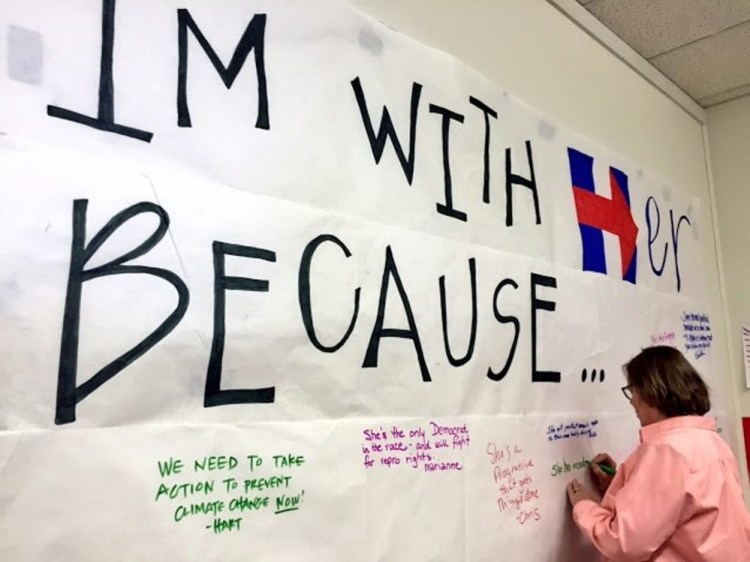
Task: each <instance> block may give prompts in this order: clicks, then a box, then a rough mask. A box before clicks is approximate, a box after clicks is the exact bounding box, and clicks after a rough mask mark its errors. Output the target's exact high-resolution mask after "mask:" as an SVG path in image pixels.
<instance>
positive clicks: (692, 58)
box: [651, 3, 750, 100]
mask: <svg viewBox="0 0 750 562" xmlns="http://www.w3.org/2000/svg"><path fill="white" fill-rule="evenodd" d="M749 4H750V3H749ZM748 53H750V22H747V23H744V24H742V25H739V26H736V27H733V28H731V29H729V30H727V31H725V32H724V33H720V34H718V35H713V36H711V37H708V38H706V39H703V40H701V41H697V42H695V43H691V44H690V45H686V46H684V47H681V48H679V49H676V50H674V51H670V52H668V53H665V54H663V55H659V56H657V57H654V58H653V59H652V60H651V63H652V64H653V65H654V66H655V67H656V68H658V69H659V70H660V71H661V72H663V73H664V74H666V75H667V76H668V77H669V78H670V79H671V80H672V81H673V82H674V83H675V84H677V85H678V86H680V87H681V88H682V89H683V90H685V92H686V93H687V94H688V95H689V96H690V97H692V98H693V99H695V100H698V99H701V98H706V97H709V96H713V95H715V94H718V93H719V92H723V91H725V90H729V89H733V88H738V87H740V86H743V85H745V84H750V55H749V54H748Z"/></svg>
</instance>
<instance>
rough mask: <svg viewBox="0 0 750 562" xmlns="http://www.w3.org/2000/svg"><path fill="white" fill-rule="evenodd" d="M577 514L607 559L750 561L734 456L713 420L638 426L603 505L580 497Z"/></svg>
mask: <svg viewBox="0 0 750 562" xmlns="http://www.w3.org/2000/svg"><path fill="white" fill-rule="evenodd" d="M573 517H574V519H575V522H576V524H577V525H578V526H579V527H580V528H581V530H582V531H583V532H584V533H585V534H586V535H587V536H588V537H589V538H590V539H591V541H592V542H593V543H594V545H595V546H596V548H597V549H598V550H599V552H601V553H602V554H603V555H604V556H603V558H602V559H603V560H612V561H617V562H619V561H633V562H636V561H643V560H654V561H658V562H750V515H748V513H747V512H746V511H745V506H744V504H743V501H742V487H741V484H740V475H739V470H738V468H737V461H736V460H735V458H734V455H733V454H732V450H731V449H730V448H729V447H728V446H727V444H726V443H724V441H723V440H722V439H721V438H720V437H719V436H718V435H717V433H716V422H714V420H713V419H711V418H706V417H703V416H683V417H676V418H669V419H666V420H664V421H660V422H657V423H654V424H651V425H647V426H645V427H643V428H641V445H640V446H639V447H638V448H637V449H636V450H635V451H634V452H633V454H632V455H630V456H629V457H628V459H627V460H626V461H625V462H624V463H623V464H622V465H621V466H620V467H618V469H617V475H616V476H615V478H614V480H612V483H611V484H610V486H609V489H608V490H607V493H606V494H605V495H604V498H603V499H602V503H601V505H599V504H597V503H596V502H593V501H590V500H584V501H580V502H578V503H577V504H576V506H575V508H574V509H573Z"/></svg>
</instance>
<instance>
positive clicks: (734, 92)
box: [696, 84, 750, 108]
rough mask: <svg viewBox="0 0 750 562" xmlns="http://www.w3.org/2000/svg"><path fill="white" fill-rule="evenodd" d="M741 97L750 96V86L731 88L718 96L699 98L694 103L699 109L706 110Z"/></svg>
mask: <svg viewBox="0 0 750 562" xmlns="http://www.w3.org/2000/svg"><path fill="white" fill-rule="evenodd" d="M743 96H750V84H745V85H743V86H740V87H738V88H732V89H731V90H725V91H723V92H719V93H718V94H713V95H711V96H706V97H705V98H700V99H699V100H696V101H697V102H698V104H699V105H700V106H701V107H705V108H708V107H711V106H712V105H719V104H720V103H724V102H725V101H729V100H733V99H737V98H741V97H743Z"/></svg>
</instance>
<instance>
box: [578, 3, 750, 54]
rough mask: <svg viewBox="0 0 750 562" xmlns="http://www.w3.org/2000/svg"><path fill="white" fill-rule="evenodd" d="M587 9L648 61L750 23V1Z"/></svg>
mask: <svg viewBox="0 0 750 562" xmlns="http://www.w3.org/2000/svg"><path fill="white" fill-rule="evenodd" d="M579 1H580V0H579ZM586 9H587V10H588V11H589V12H591V13H592V14H593V15H594V16H595V17H596V18H597V19H598V20H599V21H601V22H602V23H603V24H604V25H605V26H607V27H608V28H609V29H610V30H612V31H613V32H614V33H615V34H616V35H617V36H618V37H620V39H622V40H623V41H625V42H626V43H627V44H628V45H630V46H631V47H632V48H633V49H635V50H636V51H638V53H640V54H641V56H643V57H644V58H647V59H650V58H651V57H653V56H655V55H658V54H660V53H665V52H667V51H670V50H672V49H675V48H677V47H679V46H681V45H685V44H686V43H690V42H692V41H696V40H698V39H701V38H704V37H708V36H710V35H713V34H715V33H718V32H720V31H722V30H725V29H728V28H730V27H732V26H733V25H737V24H739V23H742V22H745V21H748V20H750V1H749V0H592V1H591V2H588V3H587V4H586Z"/></svg>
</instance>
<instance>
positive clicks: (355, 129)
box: [0, 0, 725, 562]
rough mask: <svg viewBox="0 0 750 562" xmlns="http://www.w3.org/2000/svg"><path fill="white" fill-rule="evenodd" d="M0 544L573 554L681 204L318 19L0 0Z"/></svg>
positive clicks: (106, 553) (667, 192) (379, 554)
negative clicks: (583, 487)
mask: <svg viewBox="0 0 750 562" xmlns="http://www.w3.org/2000/svg"><path fill="white" fill-rule="evenodd" d="M0 22H1V23H2V27H1V31H0V33H3V34H4V35H5V37H4V40H3V41H2V42H1V44H2V45H3V47H0V49H5V52H4V53H2V54H3V58H4V59H5V60H7V63H8V64H7V73H6V74H4V75H2V77H0V99H2V100H3V102H2V104H0V131H2V133H3V134H2V135H0V172H2V182H1V183H0V186H1V187H0V189H1V190H2V195H3V198H2V201H3V220H2V221H0V236H1V238H2V245H0V258H1V259H2V263H3V268H2V271H1V272H0V320H1V321H0V341H2V342H3V344H2V345H3V362H2V366H0V389H1V393H0V429H1V432H0V468H1V470H0V474H2V478H0V513H2V518H0V559H2V560H14V561H16V560H42V559H53V560H65V561H76V562H79V561H84V560H92V561H93V560H95V561H101V560H245V559H248V558H249V559H253V560H285V561H287V560H289V561H291V560H326V561H331V562H332V561H346V562H350V561H352V560H373V561H374V560H407V559H412V560H447V561H455V560H490V559H503V560H524V561H526V560H571V561H574V560H575V561H577V560H583V559H587V557H590V556H592V554H593V553H592V549H591V546H589V545H586V544H585V541H583V539H582V538H581V536H580V534H579V533H578V532H577V531H576V529H575V528H574V526H573V524H572V521H571V518H570V514H569V507H568V504H567V499H566V497H565V484H566V482H567V481H568V480H569V479H570V478H572V477H578V478H581V477H584V475H585V474H586V470H585V463H586V461H587V460H589V459H591V457H592V456H593V455H594V454H595V453H597V452H599V451H609V452H610V453H611V454H612V455H613V456H615V457H617V458H619V459H622V458H623V457H624V456H625V455H627V453H628V452H629V451H630V450H632V448H633V447H634V445H635V443H636V440H637V421H636V419H635V416H634V415H633V414H632V412H631V410H630V406H629V405H628V403H627V401H626V400H625V399H624V397H623V396H622V394H621V392H620V387H621V386H622V385H623V384H624V383H623V380H624V379H623V377H622V373H621V366H622V364H623V363H624V362H625V361H627V359H629V358H630V357H631V356H633V355H634V354H635V353H637V352H638V350H639V348H640V347H643V346H647V345H652V344H656V343H664V344H668V345H674V346H676V347H678V348H680V349H682V350H683V351H685V352H686V353H687V354H688V357H689V358H690V359H691V360H692V361H693V362H694V363H695V365H696V366H697V367H698V369H699V370H700V371H701V372H702V373H703V374H704V375H705V376H706V378H707V379H708V381H709V382H710V383H711V385H712V386H713V387H714V388H715V391H716V392H715V394H714V410H713V412H712V413H713V415H715V416H717V417H719V419H720V422H721V421H722V420H724V419H725V412H724V408H723V402H722V397H721V393H720V388H719V386H720V385H719V382H718V381H719V379H718V374H717V373H716V372H715V370H714V366H713V359H712V351H713V350H712V345H711V344H712V334H711V321H712V320H713V318H712V317H711V315H710V311H709V309H708V305H707V303H706V299H705V295H704V289H703V281H702V279H703V270H704V269H705V267H706V263H705V261H704V260H703V258H702V256H701V255H700V251H699V247H700V236H705V235H708V234H706V233H707V232H708V228H707V227H706V225H704V224H703V221H702V219H701V214H700V209H699V204H698V201H696V200H691V199H688V198H686V197H685V196H683V195H681V194H680V193H679V191H678V190H675V189H673V188H672V187H670V186H667V185H665V184H664V183H662V182H660V181H658V180H656V179H654V178H653V177H651V176H649V175H648V173H647V172H645V171H643V170H641V169H640V168H639V167H638V164H637V163H631V162H625V161H622V160H621V159H620V158H618V157H617V156H616V155H614V154H612V153H610V152H608V151H607V150H606V149H605V148H602V147H599V146H596V145H594V144H592V143H591V142H589V141H587V140H586V139H583V138H580V137H577V136H575V135H574V134H573V133H572V132H569V131H565V130H562V129H560V128H558V127H557V126H556V125H554V123H553V122H552V121H551V120H548V119H546V118H543V117H542V116H540V115H539V114H538V113H537V112H536V111H535V110H533V109H532V108H530V107H528V106H526V105H525V104H523V103H522V102H520V101H519V100H517V99H516V98H514V97H513V96H512V95H510V94H509V93H507V92H505V91H503V90H502V89H501V88H500V87H499V86H498V85H495V84H491V83H489V82H488V81H487V80H486V79H484V78H483V77H482V76H480V75H478V74H476V73H475V72H473V71H471V70H470V69H468V68H466V67H465V66H464V65H463V64H461V63H459V62H457V61H456V60H454V59H452V58H451V57H448V56H446V55H444V54H441V53H439V52H436V51H434V50H432V49H429V48H426V47H424V46H421V45H419V44H417V43H415V42H414V41H412V40H410V39H408V38H406V37H403V36H401V35H399V34H397V33H395V32H393V31H391V30H389V29H387V28H385V27H384V26H383V25H381V24H379V23H377V22H375V21H373V20H372V19H370V18H368V17H365V16H363V15H362V14H360V13H358V12H356V11H354V10H353V9H351V8H350V7H349V6H347V5H345V4H340V3H337V2H332V1H319V2H315V3H312V2H308V1H303V0H299V1H292V0H283V1H282V0H274V1H260V0H259V1H245V0H243V1H229V0H223V1H221V2H218V1H215V2H202V1H197V0H186V1H184V2H180V3H176V2H171V1H166V0H163V1H159V2H154V1H153V0H128V2H120V3H118V4H117V6H115V2H114V0H103V1H100V0H75V1H72V0H71V1H67V2H59V1H52V0H14V1H10V0H6V1H5V2H3V5H2V7H1V8H0Z"/></svg>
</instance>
